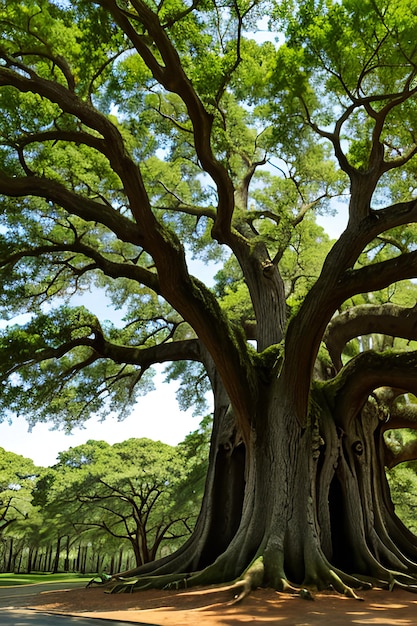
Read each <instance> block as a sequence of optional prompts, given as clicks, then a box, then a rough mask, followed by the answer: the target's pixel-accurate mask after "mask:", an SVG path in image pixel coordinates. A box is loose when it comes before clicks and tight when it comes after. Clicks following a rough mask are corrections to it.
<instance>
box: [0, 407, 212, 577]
mask: <svg viewBox="0 0 417 626" xmlns="http://www.w3.org/2000/svg"><path fill="white" fill-rule="evenodd" d="M210 429H211V424H210V419H209V418H206V419H204V420H203V421H202V422H201V424H200V427H199V428H198V429H197V430H196V431H195V432H193V433H191V434H190V435H188V436H187V437H186V438H185V440H184V441H183V442H182V443H180V444H179V445H178V446H175V447H173V446H170V445H167V444H164V443H161V442H159V441H152V440H150V439H128V440H127V441H124V442H122V443H116V444H114V445H110V444H108V443H106V442H105V441H93V440H90V441H87V443H85V444H83V445H80V446H76V447H74V448H70V449H69V450H67V451H65V452H61V453H60V454H59V455H58V462H57V464H56V465H54V466H53V467H48V468H44V467H36V466H35V464H34V463H33V461H31V460H30V459H27V458H24V457H22V456H20V455H17V454H14V453H12V452H7V451H6V450H4V449H3V448H0V571H1V572H9V571H14V572H17V573H19V572H33V571H40V572H59V571H74V572H81V573H87V572H88V573H89V572H94V573H96V572H108V573H110V572H116V571H122V570H128V569H130V568H133V567H137V566H139V565H143V564H144V563H147V562H149V561H153V560H154V559H156V558H158V557H160V556H164V555H166V554H170V553H171V552H173V551H174V550H175V549H177V548H178V547H179V546H180V545H182V543H184V542H185V541H186V540H187V538H188V537H189V536H190V534H191V532H192V530H193V528H194V524H195V521H196V517H197V515H198V512H199V507H200V503H201V498H202V495H203V489H204V482H205V475H206V471H207V449H208V445H209V438H210Z"/></svg>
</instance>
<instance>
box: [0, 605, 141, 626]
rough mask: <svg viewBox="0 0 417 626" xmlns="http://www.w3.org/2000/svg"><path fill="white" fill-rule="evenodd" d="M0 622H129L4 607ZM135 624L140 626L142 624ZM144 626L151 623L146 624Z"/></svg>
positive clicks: (58, 625)
mask: <svg viewBox="0 0 417 626" xmlns="http://www.w3.org/2000/svg"><path fill="white" fill-rule="evenodd" d="M0 623H1V626H122V624H126V623H129V622H114V621H112V620H108V619H106V620H102V619H89V618H85V617H69V616H68V615H52V614H51V613H49V614H48V613H42V612H40V611H33V610H30V609H2V611H1V617H0ZM130 623H131V622H130ZM135 626H140V624H139V625H138V624H136V625H135ZM143 626H151V625H150V624H146V625H145V624H144V625H143Z"/></svg>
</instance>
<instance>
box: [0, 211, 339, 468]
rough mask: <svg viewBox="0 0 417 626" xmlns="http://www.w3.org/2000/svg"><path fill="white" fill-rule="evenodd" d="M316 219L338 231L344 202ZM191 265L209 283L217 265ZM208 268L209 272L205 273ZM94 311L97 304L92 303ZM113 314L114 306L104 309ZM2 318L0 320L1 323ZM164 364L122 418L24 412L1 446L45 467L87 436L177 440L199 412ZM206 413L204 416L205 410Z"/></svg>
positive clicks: (87, 300)
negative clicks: (65, 428)
mask: <svg viewBox="0 0 417 626" xmlns="http://www.w3.org/2000/svg"><path fill="white" fill-rule="evenodd" d="M317 221H318V222H319V223H320V224H321V225H322V226H323V227H324V228H325V229H326V231H327V232H328V234H329V236H330V237H332V238H333V237H334V238H336V237H338V236H339V234H340V233H341V231H342V230H343V228H344V226H345V222H346V206H345V205H343V207H342V208H341V210H340V211H339V212H337V214H336V215H335V216H334V217H333V218H331V217H329V216H324V217H319V218H318V219H317ZM190 265H191V271H192V272H193V273H194V274H195V275H196V276H198V278H200V280H204V281H205V282H206V284H207V283H209V282H210V278H211V279H212V276H213V269H212V268H211V269H210V268H207V267H206V266H205V265H204V264H203V263H201V262H200V261H193V262H192V263H191V264H190ZM208 272H209V274H210V275H209V276H208V275H207V273H208ZM80 298H81V299H82V300H81V299H80V300H79V301H78V304H80V303H81V301H82V302H83V304H85V306H87V307H89V306H90V305H91V304H92V303H93V302H94V304H95V306H96V307H97V306H101V307H102V306H103V304H102V303H100V301H99V300H97V297H96V296H95V295H94V296H93V297H92V296H91V295H89V294H86V295H84V296H81V297H80ZM91 310H92V311H93V312H94V306H92V307H91ZM105 317H107V318H108V319H111V318H112V312H111V311H110V310H109V314H108V315H106V316H105ZM3 326H4V323H2V321H1V320H0V328H1V327H3ZM163 369H164V368H163V366H160V367H159V368H158V367H157V368H155V370H156V371H157V373H156V376H155V379H154V384H155V387H156V390H155V391H152V392H150V393H148V394H147V395H146V396H142V397H140V398H139V400H138V402H137V405H136V407H135V408H134V410H133V412H132V414H131V415H130V416H129V417H128V418H126V419H125V420H123V421H121V422H119V421H118V420H117V417H109V418H107V419H106V420H105V421H104V422H100V421H99V420H97V419H94V418H91V419H90V420H88V421H87V422H86V423H85V427H84V428H83V429H80V428H75V429H74V430H73V432H72V433H71V434H69V435H68V434H65V433H64V432H62V431H59V430H51V426H49V425H48V424H37V425H36V426H34V428H33V430H32V431H31V432H29V429H28V425H27V422H26V420H25V419H24V417H19V418H17V417H15V418H13V420H12V423H11V424H9V423H7V422H2V423H0V447H2V448H4V449H5V450H7V451H9V452H14V453H16V454H21V455H22V456H25V457H28V458H30V459H32V460H33V461H34V462H35V464H36V465H39V466H42V467H47V466H50V465H54V464H55V463H56V462H57V457H58V454H59V452H64V451H65V450H68V449H69V448H70V447H75V446H78V445H81V444H83V443H85V442H86V441H88V440H89V439H95V440H100V439H103V440H104V441H107V442H108V443H110V444H113V443H117V442H120V441H124V440H126V439H129V438H132V437H135V438H142V437H148V438H150V439H153V440H155V441H158V440H159V441H162V442H164V443H168V444H170V445H176V444H178V443H179V442H180V441H183V440H184V438H185V437H186V435H188V434H189V433H190V432H192V431H194V430H196V429H197V428H198V426H199V422H200V418H199V417H198V416H195V417H193V415H192V410H189V411H186V412H184V411H180V409H179V407H178V404H177V401H176V398H175V392H176V389H177V386H178V383H175V382H171V383H169V384H168V383H165V382H164V378H165V376H164V374H163ZM201 417H203V416H201Z"/></svg>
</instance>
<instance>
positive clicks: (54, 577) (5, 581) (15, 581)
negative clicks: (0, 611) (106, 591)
mask: <svg viewBox="0 0 417 626" xmlns="http://www.w3.org/2000/svg"><path fill="white" fill-rule="evenodd" d="M93 577H94V574H0V587H12V586H15V585H36V584H37V583H42V584H44V583H60V582H67V583H76V582H80V583H81V582H85V583H86V584H87V583H88V581H89V580H91V579H92V578H93Z"/></svg>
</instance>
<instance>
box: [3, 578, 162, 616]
mask: <svg viewBox="0 0 417 626" xmlns="http://www.w3.org/2000/svg"><path fill="white" fill-rule="evenodd" d="M83 586H85V583H65V584H63V583H49V584H40V585H18V586H17V587H0V624H1V626H121V624H131V623H132V622H126V621H124V622H120V621H113V620H108V619H106V620H102V619H96V618H88V617H70V616H69V615H57V614H52V613H43V612H41V611H35V610H33V609H26V608H20V607H21V605H22V604H24V605H27V603H28V600H30V598H31V597H33V596H36V595H38V593H42V592H43V591H51V590H62V591H64V590H65V589H73V588H75V587H83ZM135 626H157V625H155V624H142V625H141V624H138V623H136V624H135Z"/></svg>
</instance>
